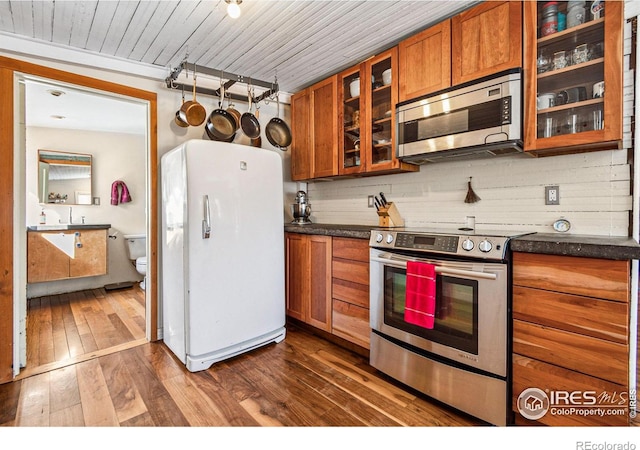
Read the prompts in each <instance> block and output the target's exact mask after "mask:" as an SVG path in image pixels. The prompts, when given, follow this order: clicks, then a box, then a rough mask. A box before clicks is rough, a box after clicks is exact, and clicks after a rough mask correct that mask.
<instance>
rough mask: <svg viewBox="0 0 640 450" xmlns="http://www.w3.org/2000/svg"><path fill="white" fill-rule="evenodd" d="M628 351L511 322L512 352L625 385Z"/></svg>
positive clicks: (605, 343) (614, 344)
mask: <svg viewBox="0 0 640 450" xmlns="http://www.w3.org/2000/svg"><path fill="white" fill-rule="evenodd" d="M627 350H628V346H627V345H624V344H617V343H614V342H609V341H605V340H603V339H596V338H593V337H589V336H582V335H580V334H576V333H570V332H568V331H561V330H556V329H554V328H546V327H544V326H541V325H534V324H530V323H527V322H522V321H521V320H514V321H513V352H514V353H518V354H521V355H524V356H529V357H531V358H535V359H539V360H541V361H544V362H548V363H550V364H555V365H557V366H560V367H564V368H566V369H570V370H575V371H578V372H581V373H584V374H587V375H591V376H594V377H598V378H602V379H603V380H609V381H612V382H614V383H617V384H621V385H625V386H626V385H627V382H628V372H629V367H628V356H627Z"/></svg>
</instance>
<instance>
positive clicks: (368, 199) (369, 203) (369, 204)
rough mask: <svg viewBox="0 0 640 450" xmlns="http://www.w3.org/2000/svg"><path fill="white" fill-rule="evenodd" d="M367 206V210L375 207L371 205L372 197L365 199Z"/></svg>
mask: <svg viewBox="0 0 640 450" xmlns="http://www.w3.org/2000/svg"><path fill="white" fill-rule="evenodd" d="M367 206H368V207H369V208H373V207H374V206H375V205H374V204H373V195H370V196H368V197H367Z"/></svg>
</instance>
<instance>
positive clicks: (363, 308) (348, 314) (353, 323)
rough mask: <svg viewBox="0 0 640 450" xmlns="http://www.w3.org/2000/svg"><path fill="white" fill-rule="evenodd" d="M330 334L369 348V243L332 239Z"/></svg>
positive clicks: (361, 240)
mask: <svg viewBox="0 0 640 450" xmlns="http://www.w3.org/2000/svg"><path fill="white" fill-rule="evenodd" d="M332 247H333V263H332V293H333V294H332V297H333V308H332V333H333V334H335V335H336V336H340V337H341V338H344V339H346V340H348V341H350V342H353V343H354V344H357V345H359V346H361V347H364V348H366V349H368V348H369V335H370V333H371V328H370V326H369V243H368V241H367V240H365V239H349V238H339V237H334V238H333V244H332Z"/></svg>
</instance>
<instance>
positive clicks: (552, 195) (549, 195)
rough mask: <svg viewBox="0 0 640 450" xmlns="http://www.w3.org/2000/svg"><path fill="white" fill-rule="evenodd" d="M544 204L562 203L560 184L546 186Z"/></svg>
mask: <svg viewBox="0 0 640 450" xmlns="http://www.w3.org/2000/svg"><path fill="white" fill-rule="evenodd" d="M544 204H545V205H559V204H560V186H545V188H544Z"/></svg>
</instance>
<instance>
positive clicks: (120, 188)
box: [111, 180, 131, 205]
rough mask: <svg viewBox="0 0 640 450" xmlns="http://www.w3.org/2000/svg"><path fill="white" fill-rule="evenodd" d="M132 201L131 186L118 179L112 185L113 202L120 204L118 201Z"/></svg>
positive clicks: (113, 203)
mask: <svg viewBox="0 0 640 450" xmlns="http://www.w3.org/2000/svg"><path fill="white" fill-rule="evenodd" d="M130 201H131V194H130V193H129V188H128V187H127V185H126V184H125V183H124V181H122V180H116V181H114V182H113V184H112V185H111V204H112V205H118V203H129V202H130Z"/></svg>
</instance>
